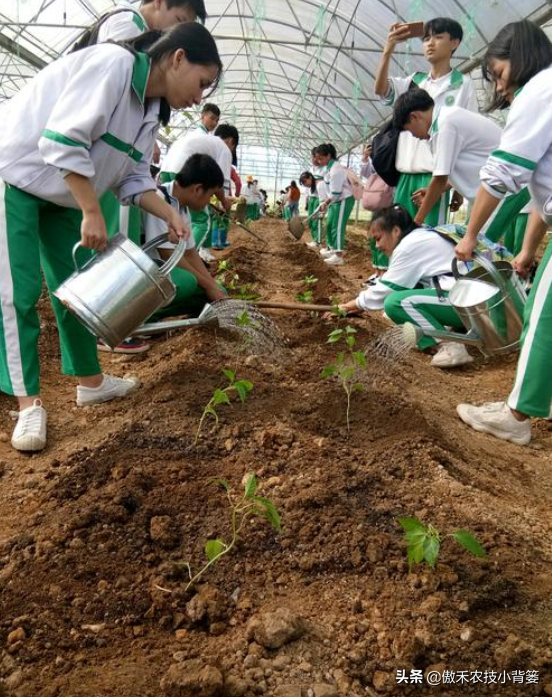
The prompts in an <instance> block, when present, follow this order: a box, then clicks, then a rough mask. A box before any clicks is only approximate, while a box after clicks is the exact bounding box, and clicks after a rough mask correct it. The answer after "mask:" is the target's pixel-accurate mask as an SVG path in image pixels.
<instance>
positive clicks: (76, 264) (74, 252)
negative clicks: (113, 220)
mask: <svg viewBox="0 0 552 697" xmlns="http://www.w3.org/2000/svg"><path fill="white" fill-rule="evenodd" d="M81 247H82V248H83V249H86V247H83V246H82V242H77V244H76V245H74V246H73V251H72V252H71V253H72V255H73V264H74V265H75V269H76V270H77V271H82V269H83V268H84V267H80V266H79V262H78V261H77V252H78V251H79V249H80V248H81ZM89 261H91V260H90V259H89V260H88V261H87V262H86V264H88V262H89ZM86 264H85V265H84V266H86Z"/></svg>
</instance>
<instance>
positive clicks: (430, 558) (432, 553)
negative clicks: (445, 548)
mask: <svg viewBox="0 0 552 697" xmlns="http://www.w3.org/2000/svg"><path fill="white" fill-rule="evenodd" d="M439 548H440V544H439V540H438V539H437V538H436V537H427V538H426V539H425V540H424V558H425V560H426V562H427V565H428V566H429V567H430V569H433V568H434V567H435V564H436V563H437V557H438V556H439Z"/></svg>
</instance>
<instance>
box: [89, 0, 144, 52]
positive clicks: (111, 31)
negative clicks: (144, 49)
mask: <svg viewBox="0 0 552 697" xmlns="http://www.w3.org/2000/svg"><path fill="white" fill-rule="evenodd" d="M120 7H125V8H126V7H128V12H117V13H116V14H113V15H112V16H111V17H108V18H107V19H106V20H104V22H103V23H102V25H101V26H100V31H99V32H98V41H97V43H99V44H103V43H105V42H106V41H129V40H130V39H134V38H135V37H136V36H140V34H143V33H144V32H145V31H148V25H147V24H146V20H145V19H144V18H143V16H142V15H141V14H140V12H139V11H138V9H137V8H133V7H132V5H129V4H128V3H126V2H125V3H121V4H118V5H117V7H116V8H115V9H119V8H120Z"/></svg>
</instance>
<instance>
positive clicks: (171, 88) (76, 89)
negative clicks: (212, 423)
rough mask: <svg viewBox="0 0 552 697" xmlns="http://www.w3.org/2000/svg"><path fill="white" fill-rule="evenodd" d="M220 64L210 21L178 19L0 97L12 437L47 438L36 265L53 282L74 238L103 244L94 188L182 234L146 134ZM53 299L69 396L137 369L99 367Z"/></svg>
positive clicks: (2, 354)
mask: <svg viewBox="0 0 552 697" xmlns="http://www.w3.org/2000/svg"><path fill="white" fill-rule="evenodd" d="M221 68H222V64H221V61H220V58H219V55H218V51H217V47H216V44H215V42H214V40H213V38H212V37H211V35H210V34H209V32H208V31H207V30H206V29H205V28H204V27H203V26H201V25H199V24H179V25H176V26H175V27H173V28H172V29H170V30H168V31H167V32H165V33H162V32H148V33H146V34H143V35H141V36H140V37H138V38H137V39H135V40H134V41H133V42H131V45H129V46H124V45H117V44H102V45H97V46H93V47H91V48H87V49H84V50H82V51H78V52H76V53H73V54H70V55H68V56H65V57H63V58H60V59H59V60H57V61H56V62H55V63H52V64H51V65H49V66H47V67H46V68H44V70H43V71H42V72H40V73H39V74H38V75H37V76H36V77H35V78H34V79H33V80H32V81H31V82H30V83H29V84H28V85H27V86H26V87H25V88H24V89H23V90H22V91H21V92H19V94H17V95H16V96H15V97H13V98H12V99H11V100H10V101H9V102H5V103H4V104H2V106H1V107H0V116H1V119H2V124H3V127H2V131H1V133H0V310H1V319H0V388H1V389H2V391H4V392H6V393H7V394H12V395H15V396H16V397H17V398H18V401H19V408H20V412H19V418H18V422H17V425H16V427H15V430H14V432H13V436H12V445H13V447H14V448H17V449H18V450H40V449H42V448H43V447H44V446H45V444H46V411H45V409H44V407H43V406H42V402H41V400H40V386H39V360H38V335H39V327H40V325H39V320H38V315H37V311H36V304H37V302H38V298H39V296H40V293H41V290H42V277H41V269H42V271H43V272H44V276H45V279H46V284H47V285H48V288H49V290H50V291H53V290H55V289H56V288H57V287H58V286H59V285H60V284H61V283H62V282H63V281H64V280H65V279H66V278H67V277H68V276H69V275H70V274H71V273H72V272H73V270H74V266H73V261H72V255H71V252H72V249H73V247H74V245H75V244H76V243H77V242H79V241H80V242H81V244H82V246H84V247H87V248H89V249H97V250H102V249H103V248H104V247H105V245H106V243H107V232H106V228H105V223H104V219H103V217H102V213H101V209H100V204H99V201H98V199H99V197H100V196H101V195H102V194H103V193H105V192H106V191H107V190H108V189H113V190H115V191H116V193H117V195H118V197H119V200H120V201H121V202H122V203H125V204H128V203H132V204H134V205H139V206H140V207H141V208H143V209H144V210H147V211H149V212H150V213H153V214H154V215H157V216H159V217H160V218H162V219H163V220H164V221H165V223H166V225H167V229H168V230H169V233H170V234H171V237H172V238H173V239H175V240H176V239H177V238H178V237H184V238H187V237H188V236H189V234H190V231H189V229H187V228H186V226H185V225H184V224H183V222H182V219H181V217H180V215H179V214H178V212H177V211H175V210H174V209H173V208H172V207H171V206H170V205H169V204H168V203H166V202H165V201H164V200H162V199H161V198H159V197H158V196H157V195H156V193H155V188H156V187H155V183H154V181H153V179H152V178H151V175H150V171H149V167H150V162H151V157H152V152H153V146H154V141H155V135H156V133H157V129H158V127H159V122H160V121H161V122H167V121H168V119H169V117H170V108H171V107H172V108H176V109H182V108H186V107H189V106H191V105H193V104H198V103H199V102H200V100H201V98H202V95H203V92H204V90H205V89H207V88H208V87H209V86H210V85H212V84H213V83H216V81H217V79H218V77H219V75H220V72H221ZM52 303H53V307H54V312H55V315H56V321H57V324H58V328H59V335H60V343H61V353H62V370H63V372H64V373H65V374H66V375H75V376H77V377H78V387H77V404H78V405H79V406H85V405H89V404H96V403H98V402H104V401H107V400H110V399H113V398H115V397H124V396H125V395H127V394H129V393H130V392H132V391H134V390H135V389H136V388H137V382H136V380H122V379H120V378H115V377H112V376H109V375H103V374H102V371H101V368H100V365H99V362H98V357H97V351H96V339H95V337H94V336H92V334H90V333H89V332H88V330H86V329H85V328H84V327H83V326H82V325H81V324H80V323H79V322H78V321H77V320H76V319H75V318H74V317H73V316H72V315H71V314H70V313H69V311H68V310H67V309H66V308H64V307H63V306H62V305H61V303H59V302H58V301H57V300H55V299H53V300H52Z"/></svg>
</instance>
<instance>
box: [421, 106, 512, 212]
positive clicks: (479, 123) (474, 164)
mask: <svg viewBox="0 0 552 697" xmlns="http://www.w3.org/2000/svg"><path fill="white" fill-rule="evenodd" d="M501 133H502V131H501V129H500V128H499V126H497V125H496V123H494V122H493V121H491V120H490V119H488V118H486V117H485V116H481V114H475V113H474V112H472V111H468V110H467V109H461V108H460V107H457V106H453V107H447V106H445V107H442V108H441V109H440V110H439V111H438V112H437V115H436V117H435V118H434V120H433V124H432V125H431V139H430V145H431V150H432V153H433V162H434V165H433V176H435V177H440V176H443V175H446V176H447V177H448V178H449V181H450V183H451V184H452V185H453V186H454V188H455V189H457V190H458V191H459V192H460V193H461V194H462V196H464V197H465V198H467V199H468V201H473V200H474V199H475V195H476V193H477V189H478V188H479V184H480V182H479V172H480V170H481V168H482V167H483V165H484V164H485V162H486V161H487V158H488V157H489V155H490V154H491V153H492V152H493V150H495V149H496V148H497V147H498V144H499V142H500V136H501Z"/></svg>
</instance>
